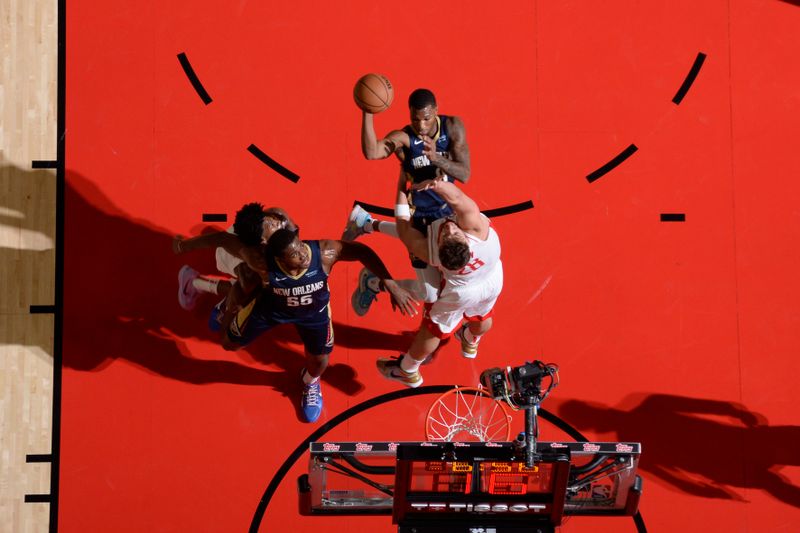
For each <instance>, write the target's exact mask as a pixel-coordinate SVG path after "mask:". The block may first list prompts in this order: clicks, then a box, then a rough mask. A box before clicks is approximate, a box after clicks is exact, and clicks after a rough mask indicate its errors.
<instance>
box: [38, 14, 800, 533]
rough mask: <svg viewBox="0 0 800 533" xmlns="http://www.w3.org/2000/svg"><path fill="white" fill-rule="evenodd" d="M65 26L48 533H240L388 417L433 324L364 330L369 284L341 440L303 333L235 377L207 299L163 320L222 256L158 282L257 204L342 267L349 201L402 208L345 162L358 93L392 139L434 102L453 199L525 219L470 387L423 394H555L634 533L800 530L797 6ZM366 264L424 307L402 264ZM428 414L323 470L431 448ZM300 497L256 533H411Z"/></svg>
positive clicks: (196, 18) (350, 317)
mask: <svg viewBox="0 0 800 533" xmlns="http://www.w3.org/2000/svg"><path fill="white" fill-rule="evenodd" d="M66 17H67V42H66V54H67V68H66V104H65V105H66V107H65V109H66V135H67V136H66V159H65V164H66V186H67V189H66V201H65V206H64V207H65V213H66V222H65V227H64V228H65V243H64V253H65V266H64V280H65V290H64V313H65V314H64V327H63V355H62V363H63V380H62V385H61V403H60V409H61V424H62V426H61V440H60V452H59V453H60V477H59V481H58V495H59V502H58V506H59V507H58V526H59V529H60V531H63V532H84V531H115V532H127V531H130V532H141V531H154V532H155V531H158V532H184V531H209V532H211V531H215V532H216V531H220V532H223V531H224V532H227V531H244V530H247V529H248V528H249V527H250V525H251V523H252V521H253V518H254V513H255V512H256V509H257V507H258V505H259V501H260V499H261V497H262V495H263V494H264V491H265V489H266V488H267V485H268V484H269V483H270V481H271V480H272V479H273V476H274V475H275V474H276V472H277V471H278V469H279V468H280V466H281V465H282V464H283V463H284V461H286V460H287V458H288V457H289V456H290V454H291V453H292V452H293V450H294V449H295V448H296V447H298V446H299V445H300V444H301V443H302V442H303V441H304V440H305V439H306V438H307V437H309V436H310V435H311V433H313V432H314V431H315V430H317V429H319V428H320V427H322V426H323V424H325V423H326V422H329V421H330V420H332V419H333V418H334V417H336V416H337V415H339V414H340V413H342V412H344V411H345V410H347V409H348V408H350V407H353V406H356V405H358V404H360V403H362V402H365V401H367V400H369V399H371V398H374V397H377V396H379V395H381V394H385V393H388V392H391V391H394V390H397V389H398V388H399V385H397V384H395V383H391V382H388V381H386V380H384V379H383V378H382V377H381V376H380V375H379V374H378V373H377V371H376V370H375V362H374V361H375V359H376V358H377V357H378V356H388V355H393V354H397V353H400V352H401V351H403V350H404V349H405V348H406V347H407V345H408V344H409V342H410V339H411V335H412V334H413V331H414V330H415V329H416V328H417V326H418V321H417V320H415V319H408V318H405V317H402V316H401V315H399V314H393V313H392V311H391V308H390V306H389V302H388V297H387V296H385V295H384V296H383V297H381V298H380V299H379V301H378V302H377V305H375V306H373V309H372V310H371V311H370V313H369V314H368V315H367V316H365V317H358V316H356V315H355V313H354V312H353V311H352V309H351V307H350V295H351V293H352V291H353V289H354V287H355V285H356V283H357V281H356V278H357V274H358V271H359V268H360V265H358V264H357V263H354V264H339V265H337V266H336V268H335V269H334V271H333V273H332V275H331V278H330V286H331V292H332V295H331V302H332V311H333V320H334V329H335V336H336V349H335V351H334V352H333V355H332V358H331V366H330V368H329V369H328V371H327V372H326V374H325V375H324V377H323V392H324V400H325V410H324V413H323V415H322V417H321V418H320V420H319V421H318V422H317V423H316V424H305V423H303V422H301V421H300V418H299V416H298V402H299V395H300V380H299V373H300V369H301V368H302V366H303V354H302V345H301V343H300V341H299V338H298V337H297V335H296V334H295V332H294V331H293V330H292V329H291V328H288V329H279V330H276V331H273V332H270V333H269V334H267V335H265V336H264V337H262V338H261V339H259V340H258V341H257V342H255V343H254V344H253V345H252V346H250V347H248V348H247V349H246V350H243V351H240V352H236V353H230V352H226V351H224V350H223V349H222V348H221V347H220V346H219V345H218V344H217V343H216V337H215V336H214V335H213V334H212V333H211V332H210V331H209V330H208V328H207V326H206V322H207V317H208V313H209V311H210V309H211V307H212V306H213V305H214V303H216V302H215V301H214V299H213V298H210V299H208V300H204V301H203V302H202V303H201V304H200V305H199V306H198V309H196V310H195V311H194V312H191V313H190V312H186V311H184V310H182V309H181V308H180V307H179V306H178V303H177V300H176V289H177V272H178V270H179V268H180V267H181V265H182V264H184V263H189V264H191V265H192V266H193V267H195V268H197V269H198V270H200V271H205V272H209V273H211V272H213V268H214V258H213V252H211V251H209V252H197V253H193V254H191V255H185V256H181V257H177V256H175V255H173V253H172V251H171V239H172V236H173V235H175V234H183V235H196V234H199V233H200V232H201V231H203V230H204V229H205V228H206V227H208V226H209V224H206V223H203V222H202V218H203V215H204V214H226V215H227V217H228V220H229V221H232V220H233V215H234V213H235V212H236V210H237V209H238V208H239V207H240V206H241V205H242V204H244V203H246V202H251V201H260V202H263V203H264V204H267V205H277V206H281V207H283V208H285V209H286V210H287V211H288V212H289V213H291V214H292V216H293V217H294V218H295V220H297V221H298V223H299V224H300V225H301V226H302V231H303V236H304V238H338V237H339V236H340V235H341V231H342V229H343V227H344V223H345V220H346V217H347V214H348V213H349V211H350V208H351V206H352V205H353V202H354V201H355V200H360V201H363V202H367V203H370V204H373V205H378V206H385V207H390V206H391V205H392V203H393V194H392V191H393V187H394V186H395V183H396V176H397V167H396V163H395V162H394V161H391V162H390V161H389V160H385V161H366V160H364V158H363V157H362V156H361V153H360V135H359V126H360V120H361V118H360V112H359V111H358V109H357V108H356V106H355V105H354V103H353V99H352V88H353V83H354V82H355V80H357V79H358V78H359V77H360V76H361V75H363V74H365V73H367V72H380V73H383V74H385V75H386V76H388V77H389V79H390V80H391V81H392V83H393V84H394V87H395V102H394V104H393V105H392V107H391V108H390V109H389V110H388V111H386V112H384V113H382V114H379V115H376V118H375V123H376V129H377V130H378V134H379V135H380V134H384V133H386V132H388V131H389V130H390V129H395V128H399V127H401V126H402V125H404V124H406V123H407V121H408V111H407V107H406V105H405V101H406V99H407V97H408V94H409V93H410V92H411V91H412V90H413V89H415V88H417V87H420V86H422V87H427V88H430V89H431V90H433V91H434V92H435V93H436V95H437V98H438V100H439V110H440V112H441V113H443V114H453V115H458V116H460V117H461V118H462V119H463V120H464V122H465V124H466V129H467V138H468V142H469V145H470V150H471V157H472V178H471V181H470V182H469V183H468V184H467V185H465V186H464V190H465V191H466V192H467V193H468V194H469V195H470V196H472V197H473V198H475V199H476V200H477V201H478V202H479V205H480V206H481V208H482V209H485V210H489V209H496V208H502V207H505V206H510V205H515V204H519V203H523V202H526V201H528V200H530V201H532V202H533V204H534V206H535V207H534V208H533V209H528V210H523V211H520V212H517V213H514V214H509V215H505V216H498V217H495V218H494V219H493V224H494V226H495V228H496V229H497V231H498V233H499V235H500V239H501V241H502V246H503V262H504V270H505V288H504V292H503V294H502V296H501V297H500V300H499V302H498V305H497V307H496V309H495V317H496V318H495V327H494V328H493V330H492V331H490V332H489V333H488V334H487V336H486V337H485V338H484V339H483V340H482V342H481V353H480V355H479V357H478V358H477V359H476V360H475V361H467V360H465V359H462V358H461V356H460V355H459V351H458V348H457V346H455V344H456V343H453V342H451V343H450V344H449V345H447V346H445V347H444V348H443V349H442V350H441V351H440V352H439V354H438V357H437V359H436V360H435V362H434V363H433V364H431V365H428V366H425V367H423V368H422V373H423V375H424V378H425V384H426V385H455V384H461V385H471V386H474V385H476V384H477V382H478V376H479V374H480V372H481V371H482V370H484V369H485V368H489V367H494V366H506V365H512V366H513V365H519V364H521V363H523V362H524V361H526V360H533V359H541V360H543V361H546V362H554V363H557V364H558V365H559V366H560V369H561V380H562V383H561V385H560V386H559V387H558V388H557V389H556V390H555V391H554V392H553V394H552V396H551V398H549V399H548V400H547V401H546V403H545V404H544V408H545V409H547V410H548V411H550V412H551V413H553V414H556V415H558V416H559V417H560V418H561V419H562V420H564V421H565V422H566V423H568V424H569V425H571V426H572V427H574V428H575V429H577V430H578V431H580V432H581V433H583V434H584V435H586V436H587V437H589V438H590V439H593V440H598V441H635V442H641V443H642V446H643V453H642V457H641V462H640V465H639V468H640V473H641V474H642V476H643V478H644V492H643V496H642V500H641V504H640V507H639V510H640V511H641V516H642V519H643V521H644V524H645V525H646V527H647V530H648V531H654V532H660V531H697V532H701V531H702V532H705V531H752V532H760V531H786V532H789V531H797V530H800V510H798V508H800V469H798V466H800V459H799V458H800V417H798V415H797V412H796V403H797V385H796V378H797V376H798V375H800V363H798V357H797V356H798V347H800V311H799V310H798V309H800V307H798V301H799V300H800V281H798V276H797V273H798V272H800V252H798V250H800V229H799V228H800V210H799V208H798V201H799V200H800V181H799V180H798V179H797V178H798V176H800V162H798V159H797V157H796V152H797V132H798V131H800V89H798V88H799V87H800V70H798V68H797V58H798V56H800V44H799V43H800V41H798V39H797V35H798V31H800V6H798V3H797V2H794V1H781V0H737V1H733V2H725V1H716V0H713V1H706V2H699V3H698V2H689V1H683V0H682V1H678V2H646V3H641V2H632V1H624V0H621V1H617V2H610V3H598V2H589V1H581V2H541V1H538V2H520V1H517V2H506V3H502V4H486V3H485V2H458V3H455V2H453V3H448V2H441V3H429V4H425V5H422V4H413V5H412V4H408V5H393V4H392V5H390V4H385V5H384V4H376V3H374V2H364V1H352V2H346V3H335V2H334V3H327V4H325V5H323V4H322V3H318V2H304V3H281V2H246V1H242V2H205V1H203V2H187V1H183V0H179V1H174V2H154V1H147V2H122V3H119V2H116V3H98V2H88V1H79V0H70V1H69V2H67V11H66ZM179 54H185V59H186V60H187V61H188V63H189V64H190V65H191V67H192V69H193V70H194V73H195V74H196V76H197V79H198V80H199V81H200V82H201V84H202V86H203V88H204V89H205V90H206V91H207V94H208V97H209V98H210V103H208V104H206V103H204V101H203V99H202V98H201V95H199V94H198V92H197V91H196V89H195V87H193V85H192V83H191V82H190V80H189V78H188V77H187V75H186V73H185V71H184V69H183V67H182V65H181V61H180V60H179V57H178V56H179ZM673 99H676V100H678V101H679V103H675V102H674V101H673ZM251 145H254V146H255V147H256V149H257V150H260V151H261V152H263V153H264V154H267V155H268V157H269V158H271V159H272V160H273V161H275V162H277V163H278V164H280V165H282V166H283V167H284V168H285V169H288V170H289V171H290V172H291V173H293V174H295V175H296V176H299V180H298V181H297V182H296V183H295V182H293V181H292V180H290V179H287V178H286V177H285V176H284V175H282V174H280V173H279V172H276V171H275V170H274V169H272V168H270V167H269V166H267V165H266V164H265V163H264V162H263V161H262V160H260V159H259V158H258V157H256V156H255V155H254V153H253V152H252V151H248V147H251ZM631 146H633V147H634V148H631ZM257 150H256V151H257ZM618 156H619V157H618ZM625 156H627V157H625ZM610 163H618V164H616V165H613V164H612V165H608V166H606V165H607V164H610ZM604 166H605V167H604ZM612 167H613V168H612ZM603 170H607V172H605V173H602V171H603ZM596 171H597V172H596ZM587 177H590V178H591V181H590V179H587ZM665 215H666V216H665ZM672 215H684V216H683V218H682V219H681V217H680V216H672ZM662 219H664V220H662ZM674 219H677V220H674ZM211 225H213V226H216V227H218V228H222V227H225V226H226V223H224V222H220V223H216V224H211ZM363 242H364V243H366V244H368V245H369V246H371V247H373V248H374V249H375V250H376V251H377V252H378V253H379V255H380V256H381V257H382V258H383V260H384V261H385V262H386V263H387V265H389V267H390V270H391V271H392V273H393V274H394V275H395V276H397V277H410V276H412V275H413V272H412V270H411V268H410V265H409V264H408V260H407V254H406V253H405V251H404V249H403V247H402V245H401V244H400V243H399V242H398V241H396V240H394V239H391V238H388V237H385V236H381V235H371V236H366V237H364V238H363ZM432 399H433V396H417V397H414V398H407V399H401V400H397V401H394V402H391V403H387V404H383V405H380V406H378V407H375V408H373V409H369V410H367V411H364V412H363V413H361V414H358V415H356V416H354V417H352V418H349V419H348V420H346V421H345V422H343V423H342V424H340V425H338V426H337V427H336V428H334V429H333V430H331V431H330V432H329V433H327V434H326V435H324V437H322V438H321V439H320V440H326V441H400V440H422V439H423V438H424V420H425V414H426V412H427V409H428V407H429V405H430V403H431V401H432ZM520 429H521V426H520ZM542 432H543V435H542V438H544V439H545V440H558V439H562V438H566V437H565V436H564V434H563V433H562V432H561V431H560V430H557V429H555V428H554V427H553V426H551V425H549V424H547V423H543V426H542ZM54 453H55V451H54ZM305 471H307V457H305V456H304V457H303V458H302V459H301V460H300V461H299V462H298V463H297V464H295V465H294V466H293V467H292V468H291V469H290V471H289V472H288V474H287V476H286V477H285V478H284V479H283V481H282V482H281V483H280V485H279V486H278V488H277V491H276V492H275V494H274V497H273V498H272V500H271V501H270V503H269V505H268V507H267V508H266V511H265V513H264V516H263V521H262V522H261V529H260V530H261V531H269V532H285V531H292V532H294V533H301V532H314V533H317V532H321V531H337V532H340V533H344V532H366V531H369V532H373V531H374V532H384V531H385V532H390V531H395V530H396V528H395V526H392V524H391V520H390V518H389V517H385V516H384V517H352V518H348V519H334V518H319V517H303V516H299V514H298V510H297V507H298V503H297V500H298V498H297V488H296V479H297V476H298V475H300V474H301V473H303V472H305ZM561 530H562V531H565V532H567V531H569V532H573V531H574V532H579V531H591V532H598V531H608V532H618V531H636V530H637V529H636V525H635V524H634V522H633V520H632V519H631V518H604V519H601V518H582V517H576V518H571V519H570V520H568V521H567V522H566V523H565V525H564V526H563V527H562V528H561Z"/></svg>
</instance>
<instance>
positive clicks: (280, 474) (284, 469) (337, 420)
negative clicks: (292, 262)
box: [249, 204, 647, 533]
mask: <svg viewBox="0 0 800 533" xmlns="http://www.w3.org/2000/svg"><path fill="white" fill-rule="evenodd" d="M362 205H363V204H362ZM460 387H462V388H463V385H461V386H460ZM452 389H453V387H452V386H450V385H423V386H421V387H418V388H416V389H403V390H398V391H394V392H389V393H386V394H383V395H381V396H376V397H375V398H371V399H369V400H366V401H364V402H361V403H360V404H358V405H354V406H353V407H351V408H350V409H347V410H346V411H343V412H342V413H339V414H338V415H336V416H335V417H333V418H332V419H331V420H329V421H328V422H326V423H325V424H323V425H322V426H320V428H319V429H317V430H316V431H314V432H313V433H312V434H311V435H309V436H308V437H307V438H306V439H305V440H303V442H301V443H300V444H299V445H298V446H297V448H295V449H294V451H293V452H292V453H291V454H290V455H289V457H288V458H286V460H285V461H284V462H283V464H282V465H281V467H280V468H279V469H278V471H277V472H275V475H274V476H273V477H272V479H271V480H270V482H269V485H268V486H267V489H266V490H265V491H264V495H263V496H261V501H259V502H258V507H257V508H256V512H255V514H254V515H253V520H252V522H251V523H250V530H249V531H250V533H258V532H259V528H260V527H261V522H262V520H263V519H264V514H265V513H266V511H267V506H269V503H270V501H271V500H272V496H273V495H274V494H275V491H276V490H277V489H278V485H280V483H281V481H283V478H284V477H286V474H287V473H288V472H289V470H290V469H291V468H292V466H294V464H295V463H296V462H297V460H298V459H300V457H302V455H303V454H304V453H305V452H306V451H307V450H308V446H309V443H311V442H315V441H318V440H319V439H320V438H321V437H322V436H324V435H325V434H326V433H327V432H328V431H330V430H332V429H333V428H335V427H336V426H338V425H339V424H341V423H342V422H344V421H345V420H348V419H349V418H352V417H353V416H355V415H357V414H359V413H361V412H363V411H366V410H367V409H370V408H372V407H375V406H377V405H381V404H384V403H388V402H391V401H394V400H399V399H402V398H410V397H412V396H420V395H423V394H438V393H444V392H447V391H449V390H452ZM539 416H541V417H542V418H543V419H544V420H547V421H548V422H550V423H551V424H553V425H554V426H556V427H558V428H559V429H561V430H562V431H564V432H565V433H566V434H567V435H569V436H570V437H572V438H573V439H575V440H576V441H578V442H589V439H587V438H586V437H585V436H583V434H582V433H581V432H579V431H578V430H577V429H575V428H573V427H572V426H570V425H569V424H567V423H566V422H564V421H563V420H561V418H559V417H558V416H556V415H554V414H552V413H550V412H549V411H547V410H546V409H541V408H540V409H539ZM633 522H634V524H636V531H637V532H638V533H647V527H645V524H644V519H643V518H642V515H641V513H640V512H638V511H637V512H636V514H635V515H634V516H633Z"/></svg>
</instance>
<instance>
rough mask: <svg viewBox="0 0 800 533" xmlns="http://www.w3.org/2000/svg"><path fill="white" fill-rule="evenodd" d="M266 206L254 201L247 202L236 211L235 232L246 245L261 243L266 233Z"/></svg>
mask: <svg viewBox="0 0 800 533" xmlns="http://www.w3.org/2000/svg"><path fill="white" fill-rule="evenodd" d="M264 216H265V215H264V206H263V205H261V204H259V203H257V202H253V203H250V204H245V205H244V206H242V208H241V209H239V210H238V211H237V212H236V219H235V220H234V222H233V232H234V233H236V235H237V236H238V237H239V240H240V241H242V244H244V245H245V246H255V245H257V244H261V236H262V235H263V233H264Z"/></svg>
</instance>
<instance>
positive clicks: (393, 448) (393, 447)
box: [389, 442, 398, 452]
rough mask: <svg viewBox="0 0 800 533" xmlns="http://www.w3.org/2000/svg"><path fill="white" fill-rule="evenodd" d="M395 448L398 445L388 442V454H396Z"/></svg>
mask: <svg viewBox="0 0 800 533" xmlns="http://www.w3.org/2000/svg"><path fill="white" fill-rule="evenodd" d="M397 446H398V443H396V442H390V443H389V451H390V452H396V451H397Z"/></svg>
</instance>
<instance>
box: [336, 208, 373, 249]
mask: <svg viewBox="0 0 800 533" xmlns="http://www.w3.org/2000/svg"><path fill="white" fill-rule="evenodd" d="M372 220H373V219H372V215H370V214H369V213H367V211H366V210H365V209H364V208H363V207H361V206H360V205H358V204H356V205H355V206H353V210H352V211H350V217H349V218H348V219H347V225H346V226H345V227H344V233H342V240H343V241H354V240H356V239H357V238H358V237H360V236H361V235H364V234H365V233H372Z"/></svg>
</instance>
